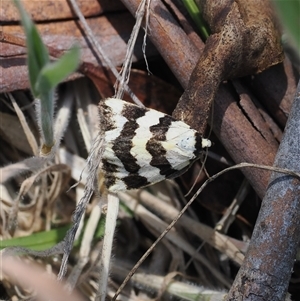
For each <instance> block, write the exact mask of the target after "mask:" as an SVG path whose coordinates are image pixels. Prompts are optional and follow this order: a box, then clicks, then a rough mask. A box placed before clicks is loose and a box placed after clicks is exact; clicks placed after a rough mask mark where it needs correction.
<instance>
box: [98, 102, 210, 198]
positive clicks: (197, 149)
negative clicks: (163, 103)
mask: <svg viewBox="0 0 300 301" xmlns="http://www.w3.org/2000/svg"><path fill="white" fill-rule="evenodd" d="M99 112H100V133H101V135H103V137H104V142H105V144H104V145H105V150H104V153H103V156H102V164H101V169H102V172H103V174H104V177H105V185H106V186H107V188H108V190H110V191H113V192H117V191H122V190H127V189H135V188H141V187H144V186H147V185H151V184H153V183H156V182H160V181H162V180H164V179H171V178H175V177H178V176H180V175H181V174H183V173H184V172H185V171H186V170H187V169H188V168H189V167H190V166H191V164H192V163H193V162H194V161H195V160H196V159H198V158H199V157H200V156H201V154H202V153H203V149H204V148H206V147H209V146H211V142H210V140H208V139H204V138H202V137H201V135H200V134H199V133H198V132H197V131H195V130H193V129H191V128H190V126H188V125H187V124H186V123H184V122H182V121H178V120H176V119H174V118H173V117H171V116H169V115H166V114H164V113H162V112H159V111H156V110H153V109H145V108H141V107H138V106H136V105H134V104H130V103H128V102H125V101H123V100H120V99H114V98H108V99H106V100H104V101H101V102H100V104H99Z"/></svg>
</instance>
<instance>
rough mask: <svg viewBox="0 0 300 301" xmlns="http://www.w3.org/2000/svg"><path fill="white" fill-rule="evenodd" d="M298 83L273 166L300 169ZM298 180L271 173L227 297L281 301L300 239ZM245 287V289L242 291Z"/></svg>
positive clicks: (299, 92)
mask: <svg viewBox="0 0 300 301" xmlns="http://www.w3.org/2000/svg"><path fill="white" fill-rule="evenodd" d="M299 133H300V82H299V83H298V88H297V94H296V97H295V99H294V103H293V106H292V109H291V112H290V116H289V118H288V121H287V124H286V128H285V132H284V135H283V139H282V141H281V144H280V147H279V150H278V153H277V155H276V159H275V163H274V165H276V166H279V167H282V168H292V169H293V170H296V171H297V172H300V160H299V158H300V135H299ZM299 229H300V182H299V181H297V180H296V179H295V178H294V177H293V174H287V175H285V176H283V175H279V174H277V173H273V174H272V177H271V180H270V183H269V186H268V189H267V193H266V195H265V197H264V199H263V201H262V206H261V209H260V212H259V215H258V218H257V221H256V224H255V227H254V230H253V234H252V239H251V243H250V246H249V249H248V252H247V254H246V256H245V260H244V262H243V265H242V267H241V268H240V270H239V272H238V274H237V276H236V279H235V281H234V283H233V285H232V287H231V290H230V292H229V294H228V296H227V298H226V300H237V299H239V300H240V299H241V298H242V299H243V300H254V297H253V296H255V300H274V301H277V300H278V301H279V300H283V299H284V296H285V294H286V292H287V289H288V283H289V279H290V276H291V272H292V267H293V264H294V260H295V257H296V253H297V248H298V244H299V242H300V231H299ZM245 287H247V290H246V291H245V289H244V288H245Z"/></svg>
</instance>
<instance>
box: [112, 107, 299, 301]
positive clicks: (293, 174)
mask: <svg viewBox="0 0 300 301" xmlns="http://www.w3.org/2000/svg"><path fill="white" fill-rule="evenodd" d="M299 112H300V109H299ZM299 120H300V118H299ZM299 149H300V148H299ZM245 167H251V168H257V169H263V170H269V171H273V172H276V173H282V174H286V175H289V176H291V177H294V178H297V179H298V180H300V173H297V172H294V171H292V170H289V169H285V168H279V167H271V166H265V165H257V164H251V163H240V164H237V165H234V166H231V167H228V168H226V169H224V170H222V171H220V172H218V173H217V174H215V175H213V176H212V177H211V178H209V179H207V180H206V181H205V182H204V183H203V185H202V186H201V187H200V188H199V190H198V191H197V192H196V193H195V194H194V196H193V197H192V198H191V199H190V200H189V201H188V202H187V203H186V205H185V206H184V207H183V208H182V210H181V211H180V213H179V214H178V216H177V217H176V218H175V219H174V220H173V221H172V222H171V223H170V224H169V226H168V227H167V228H166V229H165V231H164V232H163V233H162V234H161V235H160V236H159V237H158V238H157V239H156V240H155V242H154V243H153V244H152V246H151V247H150V248H149V249H148V250H147V251H146V252H145V254H144V255H143V256H142V257H141V258H140V260H139V261H138V262H137V263H136V264H135V265H134V267H133V268H132V269H131V271H130V272H129V273H128V275H127V277H126V278H125V280H124V281H123V283H122V284H121V285H120V287H119V288H118V290H117V292H116V293H115V295H114V297H113V298H112V301H114V300H116V299H117V297H118V295H119V294H120V292H121V291H122V290H123V288H124V287H125V285H126V284H127V283H128V281H129V280H130V278H131V277H132V275H133V274H134V273H135V272H136V270H137V269H138V268H139V266H140V265H141V264H142V263H143V262H144V261H145V259H146V258H147V257H148V256H149V255H150V253H151V252H152V251H153V249H154V248H155V247H156V245H157V244H158V243H159V242H160V240H162V239H163V238H164V237H165V236H166V235H167V233H168V232H169V231H170V230H171V229H172V228H173V227H174V225H175V224H176V223H177V221H178V220H179V219H180V218H181V216H182V215H183V214H184V213H185V211H186V210H187V209H188V207H189V206H190V205H191V204H192V203H193V202H194V200H195V199H196V198H197V197H198V195H199V194H200V193H201V192H202V191H203V189H204V188H205V187H206V186H207V185H208V184H209V183H210V182H212V181H214V180H215V179H217V178H218V177H220V176H221V175H223V174H224V173H226V172H228V171H230V170H235V169H241V168H245ZM299 212H300V210H299ZM299 221H300V219H299Z"/></svg>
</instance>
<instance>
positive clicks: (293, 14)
mask: <svg viewBox="0 0 300 301" xmlns="http://www.w3.org/2000/svg"><path fill="white" fill-rule="evenodd" d="M273 3H274V4H275V7H276V8H277V12H278V14H279V16H280V19H281V21H282V24H283V26H284V28H285V29H286V31H287V33H288V35H289V37H290V39H291V40H292V43H293V44H294V46H295V47H296V48H297V51H298V56H299V52H300V1H299V0H289V1H282V0H274V1H273Z"/></svg>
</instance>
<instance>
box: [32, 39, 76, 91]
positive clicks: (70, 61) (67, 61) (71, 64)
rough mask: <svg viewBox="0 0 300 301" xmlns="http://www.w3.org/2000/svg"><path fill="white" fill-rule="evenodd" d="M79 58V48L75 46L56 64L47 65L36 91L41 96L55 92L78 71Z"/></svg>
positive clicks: (38, 81) (41, 74)
mask: <svg viewBox="0 0 300 301" xmlns="http://www.w3.org/2000/svg"><path fill="white" fill-rule="evenodd" d="M79 58H80V50H79V47H78V46H77V45H74V46H73V47H72V48H71V49H70V50H69V51H68V52H67V53H65V54H64V55H63V56H62V57H61V58H59V59H58V60H57V61H56V62H53V63H48V64H47V65H45V66H44V67H43V69H42V70H41V72H40V74H39V77H38V79H37V81H36V85H35V90H37V91H39V92H40V94H41V95H42V94H44V93H47V92H48V91H51V90H53V89H54V88H55V87H56V86H57V85H58V84H59V83H60V82H62V81H63V80H64V79H66V78H67V77H68V76H69V75H70V74H71V73H73V72H74V71H75V70H76V69H77V67H78V65H79Z"/></svg>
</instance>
